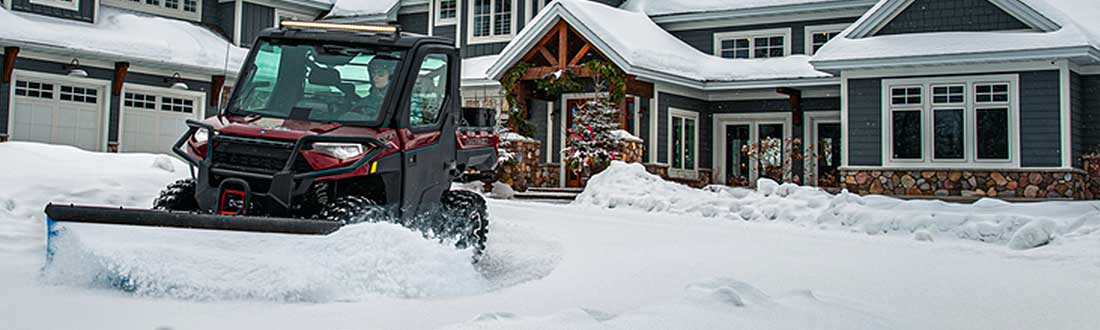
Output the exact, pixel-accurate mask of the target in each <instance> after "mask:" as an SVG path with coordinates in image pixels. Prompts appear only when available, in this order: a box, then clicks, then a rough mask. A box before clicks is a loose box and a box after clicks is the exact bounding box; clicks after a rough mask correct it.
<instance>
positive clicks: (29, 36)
mask: <svg viewBox="0 0 1100 330" xmlns="http://www.w3.org/2000/svg"><path fill="white" fill-rule="evenodd" d="M0 44H4V45H7V46H19V47H24V48H27V49H32V50H35V51H40V52H44V53H55V54H58V55H65V56H74V55H77V56H94V57H102V58H110V59H117V60H122V61H128V62H131V63H132V64H135V65H142V66H147V67H155V68H167V69H172V70H180V71H191V72H202V73H209V74H220V73H221V72H223V70H224V69H225V67H226V55H228V56H229V60H228V67H229V70H228V71H229V73H230V75H233V74H235V73H236V72H237V69H239V68H240V67H241V63H242V62H243V61H244V57H245V55H246V54H247V51H246V50H244V49H243V48H240V47H236V46H231V45H230V42H229V41H228V40H226V39H225V38H222V37H221V36H220V35H218V34H216V33H214V32H212V31H210V30H208V29H206V28H204V27H201V26H198V25H195V24H192V23H189V22H185V21H181V20H176V19H170V18H162V17H156V16H148V15H144V14H139V13H133V12H128V11H122V10H119V9H115V8H110V7H100V9H99V19H98V20H97V22H96V23H95V24H89V23H84V22H76V21H72V20H66V19H58V18H52V17H45V16H38V15H22V14H15V13H12V12H10V11H8V10H6V9H3V8H2V7H0Z"/></svg>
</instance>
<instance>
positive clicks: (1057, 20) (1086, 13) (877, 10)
mask: <svg viewBox="0 0 1100 330" xmlns="http://www.w3.org/2000/svg"><path fill="white" fill-rule="evenodd" d="M913 1H914V0H881V1H879V3H878V4H876V5H875V6H874V7H873V8H872V9H871V10H870V11H868V12H867V13H866V14H864V15H863V17H861V18H860V19H859V20H858V21H857V22H856V23H855V24H853V25H852V26H851V27H849V28H848V29H847V30H845V31H844V32H842V33H841V35H840V36H838V37H837V38H835V39H833V40H832V41H830V42H829V43H828V44H826V45H825V46H824V47H823V48H821V49H820V50H818V51H817V53H816V54H814V57H813V60H812V61H811V62H812V63H813V64H814V67H815V68H818V69H820V70H826V71H830V72H836V71H839V70H843V69H853V68H872V67H884V66H894V65H933V64H963V63H988V62H997V61H1020V60H1049V59H1070V60H1072V61H1074V62H1076V63H1080V64H1092V63H1100V23H1098V22H1100V3H1097V2H1096V1H1097V0H988V1H989V2H990V3H992V4H994V5H996V6H997V7H999V8H1000V9H1002V10H1004V11H1005V12H1006V13H1008V14H1009V15H1012V16H1013V17H1015V18H1017V19H1019V20H1020V21H1021V22H1023V23H1024V24H1026V25H1028V26H1029V27H1031V28H1032V30H1031V31H991V32H936V33H912V34H893V35H875V32H877V31H878V30H879V29H881V28H882V27H883V26H885V25H886V24H887V23H889V21H890V20H891V19H893V17H896V16H897V15H898V14H899V13H900V12H902V11H904V10H905V9H906V8H908V6H909V5H910V4H911V3H912V2H913Z"/></svg>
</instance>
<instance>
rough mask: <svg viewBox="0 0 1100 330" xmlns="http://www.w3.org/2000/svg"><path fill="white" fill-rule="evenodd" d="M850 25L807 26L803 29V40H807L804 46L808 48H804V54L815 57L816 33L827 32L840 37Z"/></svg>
mask: <svg viewBox="0 0 1100 330" xmlns="http://www.w3.org/2000/svg"><path fill="white" fill-rule="evenodd" d="M850 25H851V24H849V23H840V24H823V25H807V26H805V27H803V28H802V36H803V39H805V44H804V45H805V47H806V48H804V49H805V51H804V52H803V53H804V54H806V55H810V56H813V55H814V38H813V37H814V36H813V34H814V33H818V32H827V33H836V34H838V35H839V34H840V32H842V31H844V29H847V28H848V26H850ZM836 37H837V36H833V38H836ZM830 40H832V38H830Z"/></svg>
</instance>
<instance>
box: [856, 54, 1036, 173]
mask: <svg viewBox="0 0 1100 330" xmlns="http://www.w3.org/2000/svg"><path fill="white" fill-rule="evenodd" d="M985 83H1007V84H1008V85H1009V89H1008V90H1009V93H1010V96H1009V100H1008V102H1004V103H994V104H979V103H977V102H976V101H975V95H974V87H975V86H976V85H980V84H985ZM947 84H952V85H964V86H966V88H965V94H964V95H965V98H966V101H965V102H964V103H962V104H956V105H955V106H957V107H958V108H961V109H964V110H963V119H964V123H965V127H966V129H965V130H964V132H963V134H964V150H965V154H964V157H963V159H962V160H956V159H951V160H935V159H933V158H934V157H933V156H934V155H935V154H934V150H933V148H934V146H935V136H934V122H933V118H934V117H933V114H934V110H933V109H934V108H935V107H934V106H933V105H932V102H931V101H932V90H931V86H932V85H947ZM902 87H920V88H921V103H920V105H919V106H916V105H901V106H893V105H892V104H891V98H890V96H891V94H890V91H891V89H892V88H902ZM1019 89H1020V78H1019V75H1018V74H1001V75H978V76H950V77H928V78H909V79H884V80H882V89H881V96H882V104H881V105H880V107H881V130H880V133H881V141H882V146H881V148H882V149H881V152H882V167H894V168H914V169H922V168H989V167H998V168H1019V167H1020V157H1021V156H1020V144H1021V140H1020V122H1019V120H1020V100H1019V97H1020V91H1019ZM989 107H1003V108H1007V109H1008V126H1009V127H1008V129H1009V132H1008V133H1009V136H1008V149H1009V150H1008V152H1009V158H1008V160H981V159H978V158H977V154H978V153H977V145H976V144H977V127H976V125H977V118H976V116H977V110H978V109H979V108H989ZM894 110H899V111H905V110H913V111H919V112H920V114H921V116H920V118H921V129H920V132H921V138H920V139H921V157H920V158H919V159H894V158H893V153H892V151H893V150H892V149H893V121H892V119H891V118H892V115H893V112H894ZM842 142H843V141H842ZM842 157H843V156H842ZM845 166H847V163H845Z"/></svg>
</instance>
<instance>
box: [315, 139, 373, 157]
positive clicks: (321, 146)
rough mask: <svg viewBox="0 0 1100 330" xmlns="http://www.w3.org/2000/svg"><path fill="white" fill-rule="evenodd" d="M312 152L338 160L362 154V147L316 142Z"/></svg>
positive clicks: (350, 144)
mask: <svg viewBox="0 0 1100 330" xmlns="http://www.w3.org/2000/svg"><path fill="white" fill-rule="evenodd" d="M313 150H314V151H317V152H320V153H322V154H326V155H329V156H332V157H335V158H338V159H341V160H343V159H349V158H355V157H358V156H359V155H362V154H363V145H362V144H358V143H333V142H317V143H314V144H313Z"/></svg>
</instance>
